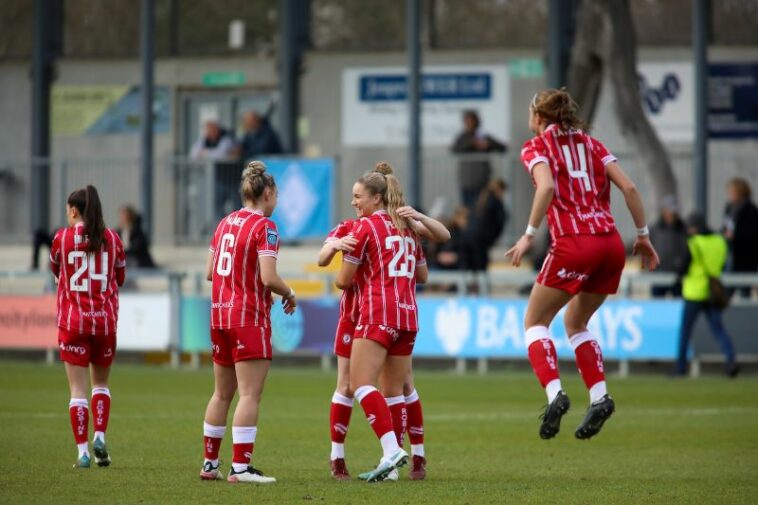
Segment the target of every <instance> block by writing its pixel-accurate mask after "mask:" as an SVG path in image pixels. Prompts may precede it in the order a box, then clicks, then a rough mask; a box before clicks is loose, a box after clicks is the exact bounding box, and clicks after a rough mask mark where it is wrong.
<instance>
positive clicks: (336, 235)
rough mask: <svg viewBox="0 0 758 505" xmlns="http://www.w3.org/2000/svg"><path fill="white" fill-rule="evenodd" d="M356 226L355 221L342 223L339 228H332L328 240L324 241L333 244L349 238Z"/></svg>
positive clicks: (349, 220) (350, 220)
mask: <svg viewBox="0 0 758 505" xmlns="http://www.w3.org/2000/svg"><path fill="white" fill-rule="evenodd" d="M354 224H355V221H354V220H352V219H348V220H347V221H342V222H341V223H339V224H338V225H337V226H335V227H334V228H332V231H330V232H329V235H327V236H326V240H324V242H333V241H335V240H339V239H341V238H342V237H345V236H347V235H348V234H349V233H350V232H351V231H353V225H354Z"/></svg>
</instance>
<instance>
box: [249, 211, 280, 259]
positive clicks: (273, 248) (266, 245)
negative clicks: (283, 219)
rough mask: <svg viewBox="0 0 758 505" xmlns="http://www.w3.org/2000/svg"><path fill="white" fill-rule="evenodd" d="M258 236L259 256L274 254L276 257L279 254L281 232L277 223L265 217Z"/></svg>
mask: <svg viewBox="0 0 758 505" xmlns="http://www.w3.org/2000/svg"><path fill="white" fill-rule="evenodd" d="M257 235H258V236H257V237H255V238H256V248H257V250H258V256H273V257H274V258H276V257H277V256H278V254H279V232H278V231H277V230H276V225H275V224H274V222H273V221H271V220H270V219H265V220H264V222H263V225H262V226H260V227H259V228H258V231H257Z"/></svg>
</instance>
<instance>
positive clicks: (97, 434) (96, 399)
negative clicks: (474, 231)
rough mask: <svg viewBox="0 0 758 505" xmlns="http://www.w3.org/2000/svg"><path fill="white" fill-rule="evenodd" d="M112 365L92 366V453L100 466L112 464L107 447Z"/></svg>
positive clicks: (93, 364)
mask: <svg viewBox="0 0 758 505" xmlns="http://www.w3.org/2000/svg"><path fill="white" fill-rule="evenodd" d="M110 373H111V367H110V363H108V364H107V365H106V366H101V365H99V364H95V363H94V360H93V363H92V364H91V365H90V374H91V377H92V403H91V405H92V429H93V430H92V431H93V432H94V433H93V434H92V452H93V453H94V455H95V463H97V465H98V466H108V465H110V464H111V456H110V454H109V453H108V448H107V446H106V445H105V432H106V431H107V430H108V420H109V419H110V415H111V391H110V389H109V388H108V379H109V377H110Z"/></svg>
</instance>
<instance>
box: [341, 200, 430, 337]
mask: <svg viewBox="0 0 758 505" xmlns="http://www.w3.org/2000/svg"><path fill="white" fill-rule="evenodd" d="M353 235H354V236H355V238H356V240H357V241H358V243H357V244H356V246H355V249H354V250H353V252H352V253H351V254H346V255H345V256H344V261H347V262H350V263H354V264H356V265H359V267H358V271H357V272H356V273H355V286H356V289H357V291H358V298H359V306H360V317H359V318H358V325H363V324H378V325H384V326H389V327H391V328H394V329H397V330H406V331H418V310H417V307H416V267H418V266H423V265H426V259H425V258H424V252H423V251H422V250H421V243H420V242H419V240H418V237H417V236H416V234H415V233H413V232H412V231H411V230H410V229H407V228H406V229H405V230H404V231H403V232H400V231H399V230H398V229H397V228H396V227H395V225H394V224H393V223H392V219H391V218H390V216H389V214H387V212H386V211H384V210H379V211H376V212H375V213H374V214H372V215H371V216H369V217H364V218H362V219H361V220H360V221H358V223H357V224H356V225H355V228H354V229H353Z"/></svg>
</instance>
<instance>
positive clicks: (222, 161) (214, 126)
mask: <svg viewBox="0 0 758 505" xmlns="http://www.w3.org/2000/svg"><path fill="white" fill-rule="evenodd" d="M203 130H204V131H203V136H202V137H201V138H199V139H198V140H197V142H195V145H193V146H192V150H191V151H190V158H192V159H193V160H196V161H212V162H214V163H213V165H212V167H209V168H212V170H213V181H214V184H215V188H214V190H213V193H212V196H213V198H214V210H215V214H216V215H215V216H206V217H207V221H208V223H213V222H216V221H218V220H220V219H221V218H222V217H223V216H225V215H226V214H228V213H229V212H231V211H232V209H233V208H235V207H237V206H239V196H238V194H237V191H238V188H239V181H240V175H241V173H242V170H241V168H242V167H240V164H239V161H238V159H237V158H238V152H239V149H238V147H237V146H236V144H235V142H234V135H233V134H232V133H231V132H230V131H229V130H227V129H226V128H223V127H222V126H221V125H219V123H218V121H216V120H210V121H206V122H205V124H204V125H203Z"/></svg>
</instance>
